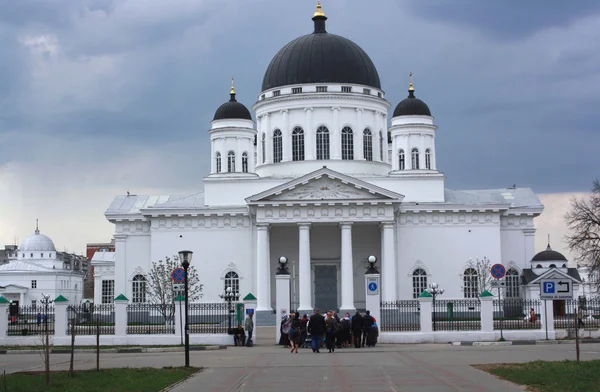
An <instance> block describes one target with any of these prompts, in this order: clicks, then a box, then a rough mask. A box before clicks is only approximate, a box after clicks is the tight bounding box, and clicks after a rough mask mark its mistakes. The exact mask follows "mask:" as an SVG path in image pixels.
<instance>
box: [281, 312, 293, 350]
mask: <svg viewBox="0 0 600 392" xmlns="http://www.w3.org/2000/svg"><path fill="white" fill-rule="evenodd" d="M291 325H292V319H291V318H290V316H289V315H287V314H286V313H285V312H283V317H282V318H281V324H280V326H279V332H280V333H281V337H280V338H279V345H280V346H283V347H285V348H288V347H289V346H290V337H289V336H288V333H289V332H290V327H291Z"/></svg>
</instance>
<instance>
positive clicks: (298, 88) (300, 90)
mask: <svg viewBox="0 0 600 392" xmlns="http://www.w3.org/2000/svg"><path fill="white" fill-rule="evenodd" d="M301 92H302V87H294V88H292V94H300V93H301Z"/></svg>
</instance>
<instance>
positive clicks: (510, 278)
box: [505, 268, 519, 298]
mask: <svg viewBox="0 0 600 392" xmlns="http://www.w3.org/2000/svg"><path fill="white" fill-rule="evenodd" d="M505 281H506V294H505V296H506V297H507V298H518V297H519V271H517V270H516V269H514V268H511V269H509V270H508V271H506V278H505Z"/></svg>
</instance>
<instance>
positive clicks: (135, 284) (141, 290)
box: [131, 275, 146, 303]
mask: <svg viewBox="0 0 600 392" xmlns="http://www.w3.org/2000/svg"><path fill="white" fill-rule="evenodd" d="M131 294H132V295H131V300H132V302H135V303H142V302H146V277H145V276H144V275H136V276H134V277H133V281H132V282H131Z"/></svg>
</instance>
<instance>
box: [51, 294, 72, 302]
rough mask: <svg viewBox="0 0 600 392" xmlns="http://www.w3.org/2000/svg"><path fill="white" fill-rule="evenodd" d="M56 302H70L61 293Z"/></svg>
mask: <svg viewBox="0 0 600 392" xmlns="http://www.w3.org/2000/svg"><path fill="white" fill-rule="evenodd" d="M54 302H69V300H68V299H66V298H65V297H63V296H62V295H59V296H58V297H56V299H55V300H54Z"/></svg>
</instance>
